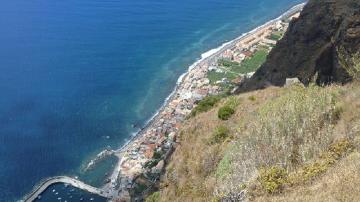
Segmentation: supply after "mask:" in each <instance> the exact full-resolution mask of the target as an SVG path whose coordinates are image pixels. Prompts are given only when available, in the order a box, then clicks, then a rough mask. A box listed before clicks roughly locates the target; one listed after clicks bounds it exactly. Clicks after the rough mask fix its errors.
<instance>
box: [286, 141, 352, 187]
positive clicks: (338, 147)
mask: <svg viewBox="0 0 360 202" xmlns="http://www.w3.org/2000/svg"><path fill="white" fill-rule="evenodd" d="M353 149H354V145H353V144H352V143H351V142H350V141H349V140H348V139H343V140H340V141H337V142H335V143H333V144H332V145H331V146H330V147H329V149H328V150H327V151H326V152H324V153H323V154H322V155H321V156H320V158H319V159H317V160H316V161H315V162H313V163H311V164H309V165H306V166H304V167H303V168H301V169H299V170H298V171H297V172H294V173H292V174H291V175H290V176H289V181H288V183H289V184H290V185H296V184H300V183H304V182H306V181H309V180H311V179H313V178H314V177H316V176H319V175H320V174H322V173H324V172H325V171H326V170H328V169H329V167H330V166H331V165H333V164H334V163H335V162H336V161H337V160H339V159H340V158H341V157H343V156H345V155H346V154H348V153H349V152H350V151H352V150H353Z"/></svg>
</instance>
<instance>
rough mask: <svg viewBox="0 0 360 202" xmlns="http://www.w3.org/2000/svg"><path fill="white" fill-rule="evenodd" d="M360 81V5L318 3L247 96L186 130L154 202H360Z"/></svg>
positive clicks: (295, 25) (353, 1) (331, 0)
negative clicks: (291, 80) (288, 81)
mask: <svg viewBox="0 0 360 202" xmlns="http://www.w3.org/2000/svg"><path fill="white" fill-rule="evenodd" d="M293 77H297V78H299V80H300V81H301V82H302V83H303V84H305V86H304V85H303V84H292V85H290V86H286V87H276V86H283V85H284V84H285V82H286V78H293ZM359 79H360V1H358V0H322V1H319V0H310V1H309V3H308V4H307V5H306V7H305V8H304V11H303V12H302V13H301V16H300V17H299V18H298V19H297V20H295V21H293V22H292V23H291V24H290V27H289V29H288V31H287V33H286V34H285V36H284V38H283V39H281V40H280V42H279V43H278V45H277V46H276V47H275V48H274V49H273V50H272V51H271V52H270V55H269V56H268V58H267V61H266V62H265V63H264V65H262V66H261V67H260V69H259V70H258V71H257V72H256V73H255V74H254V76H253V77H252V78H251V79H249V80H246V81H245V82H243V83H242V84H241V85H240V86H239V88H238V90H237V93H238V94H236V95H232V96H228V97H226V98H223V99H222V100H221V101H220V102H218V103H217V104H216V105H215V106H214V107H213V108H212V109H210V110H209V111H208V112H203V113H197V114H196V115H194V117H190V118H189V119H188V120H186V121H185V123H184V124H183V126H182V129H181V132H180V135H179V138H178V140H177V141H178V142H177V146H176V150H175V152H174V154H173V155H172V156H171V159H170V161H169V162H168V164H167V165H166V172H165V174H164V176H163V177H162V179H161V184H160V188H159V191H158V192H155V193H154V194H152V195H151V196H150V197H148V199H147V201H148V202H154V201H179V202H182V201H204V202H205V201H206V202H207V201H213V202H216V201H247V200H251V201H359V200H360V195H359V193H360V192H359V191H360V190H359V188H358V187H359V185H360V166H359V165H358V164H359V163H358V162H359V160H360V81H359ZM334 83H335V84H334ZM316 84H317V85H316ZM323 84H328V85H323ZM320 86H323V87H320ZM264 87H267V88H266V89H262V88H264ZM259 89H262V90H259ZM240 93H241V94H240ZM214 99H215V98H214ZM216 99H218V98H216ZM208 100H212V99H208Z"/></svg>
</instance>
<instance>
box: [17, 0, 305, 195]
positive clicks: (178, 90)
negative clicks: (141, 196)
mask: <svg viewBox="0 0 360 202" xmlns="http://www.w3.org/2000/svg"><path fill="white" fill-rule="evenodd" d="M305 5H306V2H304V3H301V4H297V5H295V6H293V7H291V8H290V9H288V10H287V11H286V12H284V13H283V14H282V15H280V16H279V17H277V18H274V19H272V20H269V21H267V22H266V23H264V24H262V25H260V26H258V27H256V28H254V29H252V30H250V31H248V32H246V33H243V34H241V35H240V36H239V37H237V38H235V39H233V40H230V41H228V42H225V43H223V44H222V45H220V46H218V47H217V48H214V49H211V50H208V51H206V52H204V53H202V54H201V58H200V59H198V60H197V61H195V62H194V63H193V64H191V65H190V66H189V67H188V69H187V71H186V72H184V73H183V74H181V75H180V76H179V78H178V79H177V81H176V85H175V87H174V89H173V90H172V91H171V93H170V94H169V96H167V97H166V98H165V100H164V102H163V103H162V105H161V107H160V108H159V109H158V110H156V112H155V113H154V114H153V115H152V116H151V117H150V118H149V119H148V120H147V121H146V122H145V124H144V126H143V127H141V128H140V129H139V130H138V131H137V132H134V133H132V134H131V135H130V137H129V140H128V141H126V142H125V143H124V144H123V145H122V146H120V147H119V148H118V149H114V150H110V151H109V150H107V149H105V150H103V151H101V152H100V153H99V154H101V153H103V152H104V151H107V152H111V153H112V154H114V155H115V156H117V157H118V162H117V164H116V166H115V167H114V169H113V171H112V173H111V174H110V176H111V177H110V182H109V183H107V184H103V185H102V186H101V187H102V188H103V189H104V190H108V191H111V192H112V193H114V196H123V193H122V192H123V191H125V189H126V185H127V184H125V187H124V186H121V185H124V183H121V182H122V181H123V180H122V179H125V180H124V181H126V183H127V182H128V180H129V179H130V180H131V181H132V180H133V179H134V178H135V177H136V174H139V173H141V172H139V170H141V171H143V170H142V168H140V167H139V165H141V167H142V166H143V165H144V164H145V162H148V161H151V158H149V159H147V161H144V159H140V160H139V159H136V160H134V161H137V165H136V166H134V167H136V168H135V169H136V171H135V173H136V174H135V175H131V174H129V173H132V172H128V173H126V172H127V171H126V170H125V169H124V167H123V166H124V163H125V164H126V160H128V159H131V155H130V154H129V153H132V152H134V150H136V149H137V148H139V147H141V146H142V145H143V143H142V142H141V139H144V138H146V135H148V134H149V131H152V132H154V133H156V134H155V135H154V136H156V135H157V134H158V131H157V129H158V128H157V126H156V124H157V123H159V122H161V119H162V118H163V117H162V115H163V113H164V112H166V111H167V109H168V108H169V105H171V103H172V102H173V101H175V100H176V99H177V98H180V97H181V96H184V95H182V93H183V92H184V89H185V87H184V86H185V85H186V84H187V83H186V82H185V81H186V80H187V79H188V78H189V77H190V76H191V74H194V72H196V70H198V71H201V70H203V69H204V68H205V69H206V71H207V68H208V66H207V65H208V64H210V63H214V62H215V61H216V60H217V59H219V58H220V57H221V54H223V53H224V52H225V51H226V50H228V49H231V48H233V47H236V46H237V44H238V43H239V42H241V41H242V40H245V39H246V38H247V37H251V36H252V35H254V34H256V33H257V32H258V31H259V30H262V29H263V28H265V27H267V26H269V25H271V24H274V23H275V22H277V21H279V20H281V19H285V18H289V17H290V16H292V15H293V14H295V13H297V12H299V11H301V10H302V8H303V7H304V6H305ZM205 75H206V74H205ZM205 77H206V76H205ZM202 79H204V78H202ZM216 91H217V90H214V91H211V89H210V90H209V91H208V92H215V94H216ZM219 92H220V90H218V91H217V93H219ZM211 94H213V93H207V95H211ZM174 116H175V115H174ZM172 118H174V117H172ZM183 121H184V120H181V121H179V122H180V123H182V122H183ZM172 127H173V128H172V132H170V134H172V133H173V132H174V133H176V134H177V131H178V126H172ZM154 129H155V130H154ZM176 134H175V138H174V139H173V140H171V141H170V143H174V142H175V139H176V136H177V135H176ZM168 135H169V134H168ZM164 136H165V135H162V138H163V137H164ZM156 145H157V147H156V148H158V146H159V145H161V144H157V143H156ZM171 147H172V145H171ZM139 151H141V150H139ZM139 153H140V152H139ZM99 154H98V155H97V156H96V158H97V157H98V156H99ZM136 155H143V154H142V153H141V154H136ZM129 156H130V157H129ZM96 158H92V160H91V161H90V162H89V163H91V162H92V161H93V160H95V161H94V163H95V164H96V163H97V162H96ZM100 160H101V159H100ZM100 163H101V162H100ZM130 165H131V164H130ZM128 167H130V168H131V166H128ZM131 169H132V168H131ZM119 178H120V182H119ZM46 179H48V178H46ZM40 182H43V180H41V181H40ZM119 184H120V185H119ZM119 186H120V188H118V187H119ZM37 188H39V184H37V185H36V186H34V188H33V190H36V189H37ZM119 191H120V192H121V193H120V194H119ZM115 192H117V193H116V194H115ZM30 193H32V192H30ZM125 195H126V194H125ZM26 196H28V194H27V195H25V196H24V197H23V199H24V198H26Z"/></svg>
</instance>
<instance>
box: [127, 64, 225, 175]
mask: <svg viewBox="0 0 360 202" xmlns="http://www.w3.org/2000/svg"><path fill="white" fill-rule="evenodd" d="M208 66H209V64H208V62H206V61H203V62H201V63H200V64H198V66H197V67H196V68H193V69H191V70H190V71H189V72H188V74H187V75H186V76H185V77H184V78H183V81H182V82H181V84H180V85H179V86H178V87H177V89H176V91H175V93H174V95H173V96H172V97H171V98H170V101H169V103H168V104H167V105H166V106H165V107H164V108H163V109H162V110H161V111H160V112H159V114H158V115H157V116H156V118H155V119H154V120H153V121H152V123H151V124H150V125H149V126H148V127H147V128H146V129H145V130H143V132H142V133H143V134H141V135H140V136H139V137H138V138H137V139H135V140H134V141H133V143H132V144H131V147H128V149H127V150H126V151H125V153H124V155H123V158H122V164H121V172H122V174H123V175H125V176H128V177H130V178H132V177H136V176H137V175H139V174H140V173H144V172H145V171H148V170H147V169H151V170H150V172H154V173H156V172H160V171H161V170H162V167H163V166H164V163H163V162H162V161H159V162H158V163H157V165H153V166H152V168H148V167H147V166H146V165H148V162H149V161H151V160H152V159H153V158H154V155H155V154H161V155H164V154H166V153H167V152H168V151H169V150H171V149H172V147H173V144H174V143H175V142H176V134H177V132H178V130H179V128H180V126H181V123H182V122H183V120H184V119H185V118H186V117H187V116H188V115H189V114H190V113H191V110H192V109H193V108H194V107H195V106H196V104H197V103H198V102H199V101H200V100H202V99H203V98H204V97H206V96H207V95H210V94H218V93H219V92H220V91H221V88H220V87H218V86H213V85H210V82H209V79H208V78H207V71H208Z"/></svg>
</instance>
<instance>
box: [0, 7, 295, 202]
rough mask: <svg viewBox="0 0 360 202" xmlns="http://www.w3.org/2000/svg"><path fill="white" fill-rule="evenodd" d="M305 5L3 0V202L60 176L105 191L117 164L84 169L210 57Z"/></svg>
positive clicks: (0, 105)
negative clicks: (197, 63) (203, 57)
mask: <svg viewBox="0 0 360 202" xmlns="http://www.w3.org/2000/svg"><path fill="white" fill-rule="evenodd" d="M301 2H302V0H276V1H274V0H197V1H194V0H173V1H169V0H91V1H90V0H62V1H49V0H31V1H29V0H0V3H1V6H0V70H1V73H0V92H1V96H0V179H1V180H0V190H1V191H0V201H4V202H11V201H16V200H19V199H21V198H22V196H24V194H26V193H28V192H29V191H30V190H31V189H32V188H33V186H34V185H36V184H37V183H39V182H40V181H41V180H42V179H45V178H47V177H50V176H54V175H70V176H79V177H80V178H81V179H84V180H85V181H87V182H88V183H90V184H93V185H100V184H101V183H102V182H103V180H104V177H105V175H106V174H107V173H109V172H111V169H112V167H113V165H114V162H113V161H112V160H111V159H110V160H107V161H106V162H104V163H103V165H99V167H98V168H96V169H95V170H93V171H91V172H89V173H86V172H85V173H84V172H83V169H82V168H83V167H84V165H86V164H87V163H88V161H89V160H90V159H91V158H93V157H94V156H95V155H96V154H97V153H98V152H100V151H102V150H103V149H106V148H117V147H120V146H121V145H122V144H124V143H125V142H126V141H127V140H128V139H130V137H131V135H132V134H133V133H135V132H136V131H137V130H139V127H142V126H143V125H144V124H145V123H146V122H147V121H148V119H149V118H150V117H151V116H152V115H153V114H154V113H155V112H156V111H157V110H158V108H159V107H160V106H161V105H162V103H163V102H164V99H165V98H166V97H167V96H168V95H169V94H170V93H171V91H172V90H173V88H174V86H175V84H176V81H177V79H178V77H179V76H180V75H181V74H183V73H184V72H186V71H187V68H188V67H189V65H191V64H192V63H194V62H195V61H196V60H198V59H199V58H200V56H201V54H202V53H204V52H206V51H208V50H209V49H213V48H216V47H218V46H220V45H221V44H223V43H224V42H226V41H229V40H231V39H233V38H236V37H237V36H239V35H241V34H242V33H245V32H247V31H249V30H251V29H253V28H255V27H257V26H259V25H261V24H263V23H265V22H266V21H268V20H270V19H273V18H275V17H278V16H279V15H280V14H282V13H283V12H285V11H286V10H288V9H289V8H290V7H292V6H294V5H295V4H298V3H301ZM57 186H59V187H58V188H57V189H58V190H60V191H61V190H62V191H61V192H60V193H59V194H60V195H61V194H62V195H66V193H65V192H66V190H67V189H65V188H63V187H62V185H57ZM48 192H51V190H48ZM47 195H48V196H47ZM80 195H81V194H80ZM46 197H48V200H47V199H46ZM51 197H53V196H51V193H45V194H44V198H43V200H42V201H53V199H51ZM74 197H75V196H74ZM84 197H86V195H84ZM63 198H65V197H63ZM54 200H55V198H54ZM101 200H102V199H98V201H101ZM67 201H71V200H70V199H67ZM74 201H78V199H76V200H74Z"/></svg>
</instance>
